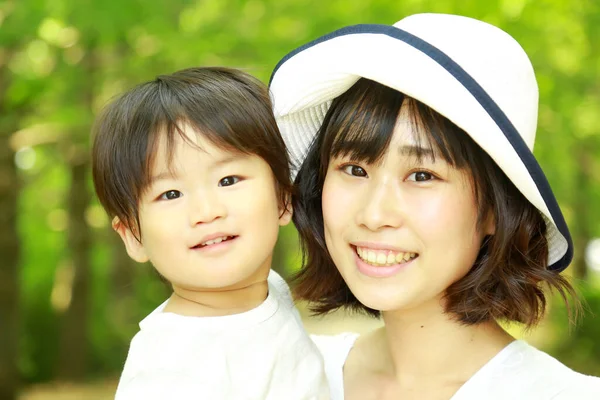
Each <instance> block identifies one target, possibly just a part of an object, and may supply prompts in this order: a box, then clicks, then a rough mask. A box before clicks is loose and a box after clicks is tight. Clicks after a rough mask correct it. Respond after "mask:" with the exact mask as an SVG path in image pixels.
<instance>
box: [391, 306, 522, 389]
mask: <svg viewBox="0 0 600 400" xmlns="http://www.w3.org/2000/svg"><path fill="white" fill-rule="evenodd" d="M440 304H441V303H440V301H438V300H435V301H432V302H431V303H430V304H427V305H423V306H420V307H419V308H418V309H413V310H408V311H407V310H402V311H390V312H384V313H383V319H384V321H385V327H384V328H382V331H381V332H380V333H379V342H380V346H381V347H380V348H382V349H384V351H383V352H382V353H383V354H387V359H386V360H385V361H386V363H387V365H386V367H385V369H386V370H388V371H389V372H390V373H391V374H393V375H394V376H395V378H396V379H397V381H398V382H399V383H400V384H402V381H414V380H420V379H423V380H424V381H427V380H429V381H430V382H431V379H434V380H435V381H437V382H441V381H445V382H448V383H451V382H465V381H466V380H468V379H469V378H470V377H471V376H472V375H473V374H474V373H475V372H477V370H479V369H480V368H481V367H482V366H483V365H484V364H485V363H486V362H488V361H489V360H490V359H491V358H493V357H494V356H495V355H496V354H498V352H499V351H500V350H502V349H503V348H504V347H506V345H507V344H509V343H510V342H512V341H513V340H514V338H512V337H511V336H510V335H509V334H508V333H506V332H505V331H504V330H503V329H502V328H501V327H500V326H499V325H498V324H497V323H496V322H495V321H491V322H485V323H481V324H477V325H464V324H461V323H460V322H458V321H456V320H454V319H452V317H451V316H450V315H448V314H445V313H444V312H443V308H442V306H441V305H440Z"/></svg>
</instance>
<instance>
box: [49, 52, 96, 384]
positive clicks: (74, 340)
mask: <svg viewBox="0 0 600 400" xmlns="http://www.w3.org/2000/svg"><path fill="white" fill-rule="evenodd" d="M93 49H94V46H89V47H87V50H86V53H85V56H84V58H83V60H82V62H81V66H82V67H83V71H84V76H83V77H82V79H83V80H84V81H85V82H86V86H85V87H86V89H85V90H84V91H83V92H82V96H81V101H82V102H83V104H85V105H86V107H88V108H89V109H90V110H91V109H92V105H93V99H94V92H93V90H94V86H93V82H94V68H95V64H94V59H93V54H94V53H93ZM89 134H90V126H85V125H84V126H81V127H78V128H77V129H75V130H73V131H72V132H71V135H69V136H70V138H71V144H70V148H69V149H68V155H67V157H66V159H67V160H68V161H69V163H70V166H71V186H70V190H69V194H68V196H69V197H68V205H67V206H68V213H69V224H68V231H67V236H68V238H67V242H68V248H69V254H70V261H71V263H72V264H71V265H72V268H73V281H72V288H71V302H70V304H69V307H68V308H67V309H66V311H65V313H64V315H63V320H62V326H61V338H60V344H59V346H60V347H59V364H58V373H57V375H58V376H57V377H58V378H59V379H60V380H63V381H75V382H76V381H83V380H84V379H85V377H86V373H87V366H88V355H89V352H88V343H87V341H88V311H89V309H90V307H89V304H90V287H91V285H90V281H91V247H92V231H91V229H90V227H89V225H88V224H87V222H86V218H85V212H86V210H87V208H88V207H89V206H90V201H91V194H90V192H89V190H88V181H89V174H88V172H89V170H90V158H89V155H88V150H87V143H88V142H89Z"/></svg>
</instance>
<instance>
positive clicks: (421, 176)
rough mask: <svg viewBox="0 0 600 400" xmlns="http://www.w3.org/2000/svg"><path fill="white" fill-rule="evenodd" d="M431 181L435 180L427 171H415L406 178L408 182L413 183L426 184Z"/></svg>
mask: <svg viewBox="0 0 600 400" xmlns="http://www.w3.org/2000/svg"><path fill="white" fill-rule="evenodd" d="M433 179H435V176H433V174H432V173H430V172H427V171H416V172H413V173H412V174H410V175H409V176H408V180H409V181H414V182H427V181H430V180H433Z"/></svg>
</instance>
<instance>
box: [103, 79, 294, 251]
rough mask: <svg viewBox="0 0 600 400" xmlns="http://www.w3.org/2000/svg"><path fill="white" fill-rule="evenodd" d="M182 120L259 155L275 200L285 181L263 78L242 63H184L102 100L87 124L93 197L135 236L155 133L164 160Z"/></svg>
mask: <svg viewBox="0 0 600 400" xmlns="http://www.w3.org/2000/svg"><path fill="white" fill-rule="evenodd" d="M184 123H187V124H190V125H191V126H192V127H193V128H194V129H195V131H196V132H198V133H199V134H202V135H204V136H205V137H206V138H207V139H208V140H210V141H211V142H212V143H214V144H215V145H217V146H219V147H221V148H224V149H227V150H233V151H239V152H240V153H243V154H254V155H257V156H259V157H261V158H262V159H263V160H265V161H266V162H267V163H268V164H269V166H270V167H271V170H272V172H273V175H274V177H275V182H276V188H277V194H278V196H279V200H280V204H281V206H282V208H287V206H288V202H289V195H290V194H291V192H292V189H293V187H292V184H291V182H290V178H289V164H288V156H287V152H286V149H285V144H284V142H283V139H282V137H281V134H280V133H279V129H278V128H277V124H276V122H275V117H274V116H273V112H272V107H271V100H270V98H269V93H268V90H267V88H266V86H265V85H264V84H262V83H261V82H260V81H259V80H257V79H256V78H254V77H252V76H251V75H249V74H246V73H244V72H242V71H239V70H235V69H229V68H223V67H205V68H189V69H184V70H181V71H177V72H175V73H173V74H169V75H160V76H158V77H157V78H156V79H155V80H153V81H150V82H146V83H143V84H140V85H138V86H136V87H134V88H133V89H131V90H129V91H127V92H126V93H124V94H122V95H121V96H119V97H118V98H117V99H116V100H114V101H113V102H111V103H110V104H109V105H108V106H106V107H105V109H104V110H103V112H102V113H101V114H100V116H99V117H98V119H97V121H96V124H95V126H94V132H93V134H94V142H93V149H92V173H93V179H94V186H95V189H96V193H97V195H98V198H99V199H100V202H101V203H102V205H103V206H104V208H105V210H106V211H107V212H108V214H109V215H110V217H111V218H114V217H118V218H119V220H120V221H121V222H122V223H124V224H125V226H126V227H127V228H129V229H130V230H131V231H132V232H134V234H136V235H137V237H138V240H139V239H141V237H140V235H141V232H139V215H138V202H139V199H140V196H141V195H142V194H143V191H144V190H145V189H146V187H147V185H148V184H149V181H150V178H151V177H150V170H151V168H152V164H153V160H154V157H155V156H156V146H157V143H158V139H159V138H160V137H161V136H162V135H166V139H167V140H166V148H167V152H168V154H167V156H168V160H169V162H170V161H171V160H172V156H173V148H174V146H173V144H174V139H175V135H177V134H178V135H180V136H181V137H182V138H183V139H184V140H186V141H188V143H189V138H187V137H186V135H185V134H184V133H183V131H182V129H181V125H182V124H184Z"/></svg>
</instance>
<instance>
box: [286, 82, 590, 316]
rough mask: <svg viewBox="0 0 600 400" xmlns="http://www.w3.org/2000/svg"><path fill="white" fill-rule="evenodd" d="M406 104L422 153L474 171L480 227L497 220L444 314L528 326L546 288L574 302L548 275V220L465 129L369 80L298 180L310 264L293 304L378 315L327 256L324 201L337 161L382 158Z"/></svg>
mask: <svg viewBox="0 0 600 400" xmlns="http://www.w3.org/2000/svg"><path fill="white" fill-rule="evenodd" d="M403 106H404V107H410V108H409V113H410V118H411V122H412V124H413V126H414V127H415V128H416V129H415V132H418V133H417V136H418V137H417V138H416V140H417V142H426V143H425V144H426V145H424V146H420V145H418V146H416V148H417V149H418V148H429V149H433V150H434V157H436V156H437V157H442V158H443V159H444V160H445V161H446V162H447V163H448V164H449V165H451V166H453V167H454V168H457V169H461V170H464V171H467V172H468V173H469V175H470V178H471V182H472V184H471V186H472V188H473V191H474V197H475V201H476V204H477V209H478V220H477V225H478V228H480V229H481V228H482V225H483V224H484V223H485V221H486V220H487V219H488V218H493V220H494V222H495V227H496V229H495V234H494V235H491V236H486V238H485V239H484V241H483V243H482V246H481V249H480V252H479V255H478V257H477V260H476V262H475V264H474V265H473V267H472V268H471V269H470V271H469V272H468V273H467V274H466V276H464V277H463V278H462V279H460V280H459V281H457V282H455V283H453V284H452V285H451V286H450V287H448V288H447V290H446V293H445V299H446V302H445V306H446V312H447V313H449V314H451V315H453V316H454V317H455V318H456V319H457V320H459V321H460V322H461V323H464V324H477V323H481V322H484V321H490V320H506V321H515V322H520V323H523V324H525V325H526V326H527V327H531V326H533V325H535V324H536V323H537V322H539V320H540V319H541V318H542V317H543V314H544V311H545V308H546V304H547V299H546V296H545V294H544V291H543V285H544V284H545V285H548V286H549V287H550V288H552V289H555V290H556V291H557V292H558V293H559V294H560V295H561V296H562V298H563V299H564V301H565V302H566V303H567V305H569V296H573V297H575V298H576V296H575V292H574V289H573V288H572V286H571V285H570V283H569V282H568V281H567V280H566V279H565V278H564V277H563V276H561V275H560V274H558V273H556V272H553V271H551V270H549V269H548V268H547V267H548V242H547V240H546V236H545V234H546V221H545V220H544V217H543V216H542V214H541V213H540V212H539V211H538V210H537V209H536V208H535V207H534V206H533V205H532V204H531V203H530V202H529V201H528V200H527V199H526V198H525V197H524V196H523V195H522V194H521V192H519V190H518V189H517V188H516V187H515V186H514V185H513V183H512V182H511V181H510V180H509V179H508V178H507V177H506V175H505V174H504V173H503V172H502V171H501V170H500V168H499V167H498V166H497V165H496V163H495V162H494V161H493V160H492V159H491V158H490V157H489V156H488V155H487V153H486V152H485V151H483V150H482V149H481V148H480V147H479V146H478V145H477V144H476V143H475V142H474V141H473V140H472V139H471V138H470V136H469V135H467V134H466V133H465V132H464V131H463V130H462V129H460V128H459V127H457V126H456V125H454V124H453V123H452V122H451V121H449V120H448V119H447V118H445V117H443V116H441V115H440V114H438V113H437V112H435V111H434V110H432V109H431V108H429V107H427V106H426V105H424V104H422V103H420V102H418V101H416V100H414V99H412V98H410V97H408V96H405V95H404V94H402V93H400V92H398V91H396V90H393V89H391V88H388V87H386V86H383V85H381V84H379V83H376V82H373V81H371V80H368V79H365V78H362V79H360V80H359V81H358V82H357V83H356V84H354V86H352V87H351V88H350V89H349V90H348V91H346V92H345V93H343V94H342V95H340V96H339V97H337V98H336V99H334V100H333V102H332V104H331V107H330V108H329V110H328V112H327V114H326V115H325V119H324V121H323V124H322V126H321V129H320V130H319V132H318V133H317V135H316V137H315V140H314V141H313V143H312V145H311V147H310V149H309V152H308V155H307V157H306V160H305V161H304V163H303V165H302V167H301V168H300V171H299V172H298V175H297V177H296V181H295V185H296V190H297V192H296V194H295V195H294V196H293V197H292V203H293V208H294V216H293V219H294V223H295V224H296V227H297V229H298V232H299V234H300V239H301V243H302V249H303V266H304V267H303V268H302V269H301V270H300V272H299V273H298V274H297V276H296V277H295V283H296V285H295V288H294V292H295V295H296V297H297V298H299V299H304V300H308V301H310V302H311V303H312V304H311V308H312V310H313V311H314V312H316V313H318V314H322V313H326V312H329V311H332V310H335V309H337V308H340V307H348V308H350V309H354V310H358V311H365V312H367V313H368V314H371V315H374V316H378V315H379V311H377V310H373V309H370V308H368V307H366V306H364V305H363V304H361V303H360V302H359V301H358V299H356V297H355V296H354V295H353V294H352V292H351V291H350V289H349V288H348V286H347V285H346V283H345V282H344V280H343V279H342V276H341V275H340V273H339V272H338V270H337V268H336V267H335V264H334V263H333V261H332V259H331V257H330V255H329V252H328V251H327V247H326V244H325V238H324V233H323V230H324V227H323V214H322V207H321V195H322V189H323V183H324V181H325V175H326V173H327V169H328V166H329V160H330V159H331V158H334V157H337V156H346V157H349V158H350V159H352V160H353V161H360V162H365V163H368V164H372V163H375V162H377V161H378V160H379V159H380V158H381V157H382V156H383V155H384V153H385V152H386V149H387V147H388V146H389V143H390V140H391V137H392V135H393V131H394V127H395V124H396V120H397V117H398V114H399V111H400V108H401V107H403ZM415 156H416V157H417V158H420V157H422V156H423V155H422V154H415ZM576 304H578V303H576Z"/></svg>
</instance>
